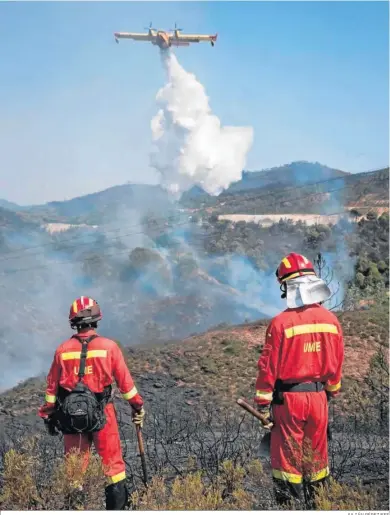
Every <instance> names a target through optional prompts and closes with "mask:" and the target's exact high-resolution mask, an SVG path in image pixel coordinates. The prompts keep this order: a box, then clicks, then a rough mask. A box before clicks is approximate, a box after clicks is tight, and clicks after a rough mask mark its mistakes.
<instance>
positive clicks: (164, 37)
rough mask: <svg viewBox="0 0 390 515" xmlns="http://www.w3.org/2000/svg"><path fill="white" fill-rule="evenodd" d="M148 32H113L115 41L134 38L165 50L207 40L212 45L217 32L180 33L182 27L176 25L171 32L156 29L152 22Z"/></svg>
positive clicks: (215, 39)
mask: <svg viewBox="0 0 390 515" xmlns="http://www.w3.org/2000/svg"><path fill="white" fill-rule="evenodd" d="M147 29H148V33H147V34H142V33H140V32H115V33H114V37H115V41H116V42H117V43H119V39H134V40H135V41H150V42H151V43H152V45H157V46H159V47H160V48H161V50H166V49H167V48H169V47H170V46H189V45H190V44H191V43H200V42H201V41H209V42H210V43H211V46H214V44H215V42H216V41H217V36H218V34H215V35H214V36H212V35H204V34H180V31H181V30H183V29H178V28H177V27H176V23H175V28H174V29H171V31H172V32H166V31H165V30H157V29H154V28H152V24H150V26H149V27H147Z"/></svg>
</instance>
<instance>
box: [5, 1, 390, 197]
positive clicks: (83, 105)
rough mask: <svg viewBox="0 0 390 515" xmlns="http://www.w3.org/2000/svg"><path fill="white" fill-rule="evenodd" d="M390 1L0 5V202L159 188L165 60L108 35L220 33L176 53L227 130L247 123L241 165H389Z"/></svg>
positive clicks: (353, 168) (145, 45)
mask: <svg viewBox="0 0 390 515" xmlns="http://www.w3.org/2000/svg"><path fill="white" fill-rule="evenodd" d="M388 10H389V6H388V3H387V2H373V1H369V2H168V3H166V2H96V3H95V2H69V3H67V2H52V3H49V2H48V3H46V2H42V3H19V2H17V3H10V2H6V3H4V2H3V3H0V63H1V64H0V98H1V99H2V101H1V104H0V105H1V108H0V112H1V115H0V197H2V198H6V199H8V200H11V201H15V202H19V203H40V202H46V201H50V200H63V199H65V198H71V197H74V196H78V195H82V194H85V193H90V192H93V191H97V190H100V189H104V188H107V187H109V186H112V185H115V184H122V183H125V182H127V181H130V182H155V181H156V180H157V179H156V175H155V173H154V172H153V170H152V169H151V168H150V167H149V152H150V150H151V129H150V120H151V118H152V117H153V116H154V114H155V113H156V104H155V96H156V93H157V91H158V90H159V88H160V87H162V86H163V85H164V79H165V78H164V73H163V70H162V67H161V63H160V59H159V55H158V54H159V51H158V49H157V48H156V47H154V46H152V45H151V44H148V43H135V42H132V41H121V42H120V44H119V45H116V44H115V41H114V38H113V32H115V31H140V30H143V28H144V27H145V26H147V25H149V22H151V21H152V22H153V25H154V26H156V27H157V28H166V29H169V28H172V27H173V25H174V23H175V21H177V23H178V25H179V26H180V27H182V28H183V29H184V31H188V32H202V33H215V32H218V41H217V44H216V45H215V47H214V48H212V47H211V46H210V45H208V44H199V45H193V46H191V47H189V48H181V49H178V50H177V51H176V55H177V56H178V59H179V61H180V63H181V64H182V65H183V66H184V67H185V69H186V70H188V71H190V72H192V73H194V74H195V75H196V76H197V78H198V79H199V80H200V81H201V82H202V83H203V85H204V86H205V88H206V92H207V94H208V95H209V97H210V104H211V108H212V110H213V112H214V114H216V115H217V116H218V117H219V118H220V119H221V122H222V124H224V125H250V126H252V127H253V129H254V143H253V146H252V149H251V150H250V153H249V154H248V161H247V167H246V168H247V169H251V170H255V169H261V168H265V167H271V166H277V165H279V164H284V163H287V162H291V161H294V160H309V161H319V162H322V163H324V164H327V165H329V166H334V167H337V168H341V169H344V170H346V171H351V172H356V171H363V170H367V169H374V168H376V167H381V166H385V165H387V164H388V158H389V148H388V140H389V127H388V124H389V99H388V92H389V50H388V38H389V12H388Z"/></svg>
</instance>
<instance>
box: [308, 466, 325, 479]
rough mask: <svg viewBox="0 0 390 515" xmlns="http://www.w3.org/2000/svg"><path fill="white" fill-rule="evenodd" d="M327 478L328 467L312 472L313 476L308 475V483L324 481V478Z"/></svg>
mask: <svg viewBox="0 0 390 515" xmlns="http://www.w3.org/2000/svg"><path fill="white" fill-rule="evenodd" d="M327 476H329V467H325V468H324V469H321V470H319V471H318V472H314V474H311V475H310V481H311V482H314V481H320V480H321V479H324V477H327Z"/></svg>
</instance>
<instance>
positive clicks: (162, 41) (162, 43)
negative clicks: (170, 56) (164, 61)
mask: <svg viewBox="0 0 390 515" xmlns="http://www.w3.org/2000/svg"><path fill="white" fill-rule="evenodd" d="M152 45H157V46H159V47H160V48H161V50H166V49H167V48H169V47H170V46H171V42H170V39H169V36H168V34H167V33H166V32H163V31H158V32H157V35H156V39H155V41H152Z"/></svg>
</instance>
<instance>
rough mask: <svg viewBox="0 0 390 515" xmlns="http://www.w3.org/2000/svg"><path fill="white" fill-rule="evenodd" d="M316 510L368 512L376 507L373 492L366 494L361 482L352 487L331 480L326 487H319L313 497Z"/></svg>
mask: <svg viewBox="0 0 390 515" xmlns="http://www.w3.org/2000/svg"><path fill="white" fill-rule="evenodd" d="M315 502H316V508H317V510H321V511H331V510H341V511H343V510H345V511H358V510H364V511H370V510H376V509H377V506H378V502H377V495H376V493H375V491H372V490H371V491H370V492H367V491H365V490H364V488H363V486H362V484H361V482H359V481H356V482H355V485H354V486H350V485H347V484H341V483H338V482H337V481H335V480H334V479H331V480H330V482H329V484H328V485H326V486H320V487H318V489H317V493H316V496H315Z"/></svg>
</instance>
